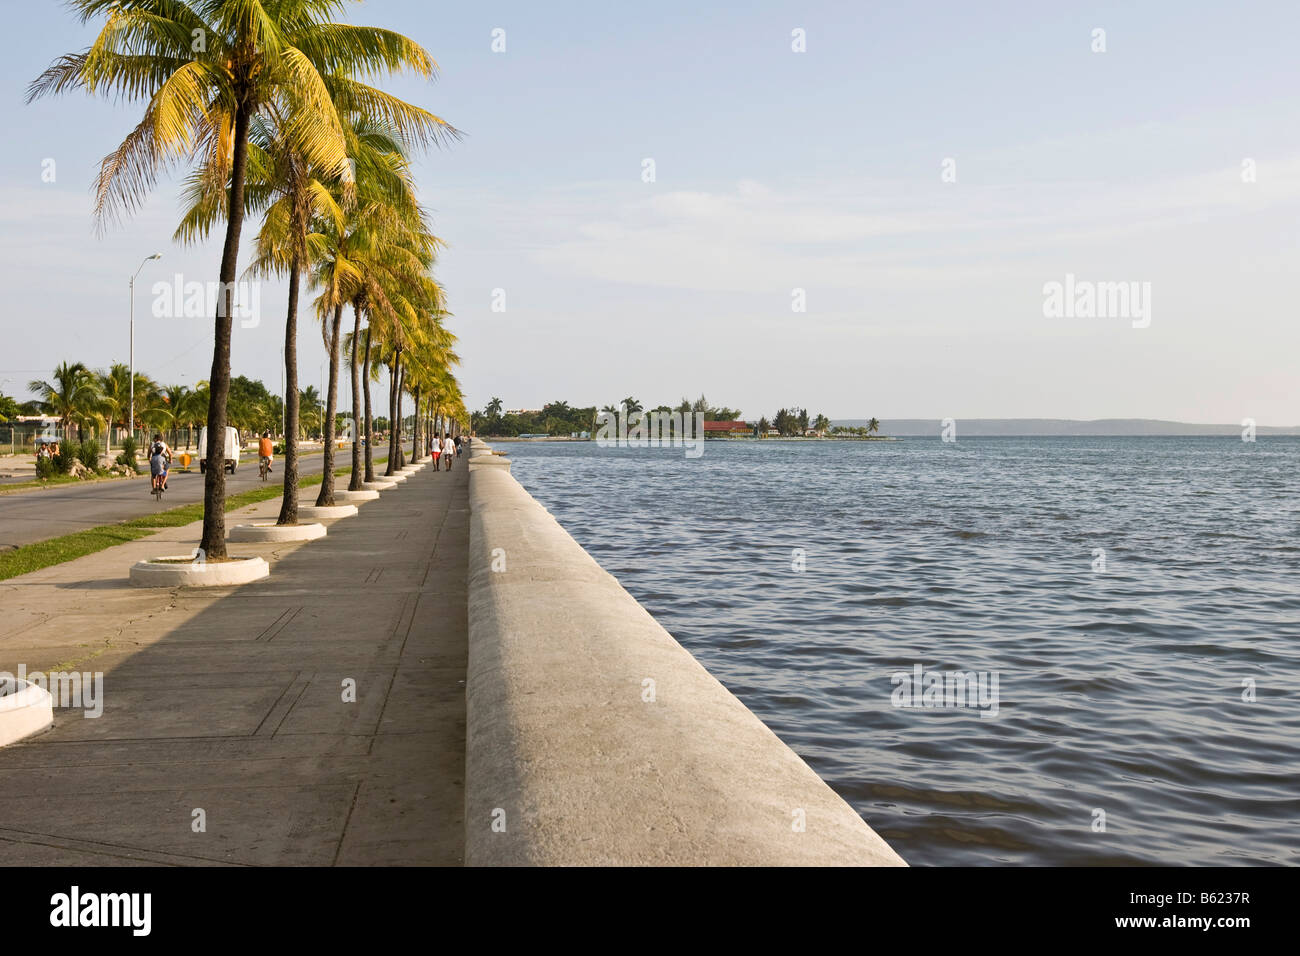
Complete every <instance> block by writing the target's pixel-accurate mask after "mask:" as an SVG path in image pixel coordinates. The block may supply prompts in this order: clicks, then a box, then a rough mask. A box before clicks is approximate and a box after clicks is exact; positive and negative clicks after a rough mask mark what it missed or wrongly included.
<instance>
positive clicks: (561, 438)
mask: <svg viewBox="0 0 1300 956" xmlns="http://www.w3.org/2000/svg"><path fill="white" fill-rule="evenodd" d="M478 437H481V438H482V439H483V441H492V442H512V441H517V442H531V441H570V442H589V441H595V440H596V439H594V438H574V437H573V436H571V435H545V436H542V437H538V438H519V437H514V438H505V437H502V436H500V435H482V436H478ZM902 440H903V439H902V438H898V437H895V436H893V435H871V436H869V437H868V436H862V435H827V436H826V437H824V438H817V437H815V436H812V435H785V436H773V437H770V438H754V437H752V436H750V435H717V436H714V435H706V436H705V437H704V441H709V442H714V441H734V442H755V443H758V442H776V441H902Z"/></svg>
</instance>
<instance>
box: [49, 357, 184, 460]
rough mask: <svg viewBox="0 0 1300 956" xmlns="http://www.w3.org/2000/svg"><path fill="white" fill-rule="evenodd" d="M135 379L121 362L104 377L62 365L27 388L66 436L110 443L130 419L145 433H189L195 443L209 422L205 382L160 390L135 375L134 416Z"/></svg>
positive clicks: (78, 364) (82, 367)
mask: <svg viewBox="0 0 1300 956" xmlns="http://www.w3.org/2000/svg"><path fill="white" fill-rule="evenodd" d="M131 379H132V374H131V370H130V368H129V367H128V366H127V365H126V364H124V363H121V362H119V363H116V364H114V365H112V366H110V367H109V369H108V371H106V372H96V371H94V370H92V369H90V368H87V367H86V365H84V364H83V363H81V362H62V363H60V364H59V366H58V367H57V368H55V369H54V371H53V373H52V375H51V377H50V378H49V379H34V380H33V381H31V382H28V383H27V387H28V389H29V390H31V391H32V392H35V393H36V401H37V404H38V405H40V407H41V409H42V410H43V411H44V412H45V413H46V414H47V415H52V416H54V417H56V418H58V420H59V424H60V426H61V427H62V429H63V433H64V434H65V435H70V434H71V430H72V429H73V428H74V427H75V428H76V430H77V439H78V440H79V441H81V440H84V439H85V437H86V431H87V430H88V429H90V428H93V429H94V430H95V431H96V432H97V433H99V434H102V435H104V436H105V437H108V438H109V439H110V440H111V436H112V433H113V430H114V429H117V430H125V429H126V427H127V423H128V421H130V420H131V419H132V417H134V420H135V421H136V422H139V423H140V424H141V425H143V426H144V427H145V428H148V429H153V430H156V431H160V432H167V433H168V434H170V435H173V436H175V435H179V434H180V433H181V431H186V433H187V434H188V435H189V436H190V437H191V438H192V436H193V430H194V429H195V428H197V427H200V426H202V425H203V423H204V422H205V421H206V420H207V414H208V392H207V383H206V382H199V383H198V386H197V388H193V389H191V388H189V387H187V386H185V385H159V384H158V383H157V382H155V381H154V380H153V379H151V378H150V377H149V376H147V375H145V374H144V373H142V372H136V373H135V375H134V379H135V383H134V384H135V388H134V401H135V404H134V416H132V411H133V407H132V404H131V397H132V388H131V384H132V382H131Z"/></svg>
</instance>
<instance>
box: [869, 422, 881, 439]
mask: <svg viewBox="0 0 1300 956" xmlns="http://www.w3.org/2000/svg"><path fill="white" fill-rule="evenodd" d="M878 431H880V419H878V418H873V419H871V421H869V422H867V434H868V435H874V434H875V433H876V432H878Z"/></svg>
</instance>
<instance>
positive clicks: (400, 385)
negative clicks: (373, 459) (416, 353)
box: [397, 366, 406, 471]
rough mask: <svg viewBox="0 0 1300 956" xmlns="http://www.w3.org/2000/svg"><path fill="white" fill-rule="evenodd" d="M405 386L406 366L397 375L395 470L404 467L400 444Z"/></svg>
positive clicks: (404, 454)
mask: <svg viewBox="0 0 1300 956" xmlns="http://www.w3.org/2000/svg"><path fill="white" fill-rule="evenodd" d="M405 388H406V366H402V369H401V372H400V373H399V374H398V377H397V470H398V471H400V470H401V469H402V468H404V467H406V448H405V446H404V445H403V444H402V427H401V426H402V391H403V390H404V389H405Z"/></svg>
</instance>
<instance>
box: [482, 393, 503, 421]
mask: <svg viewBox="0 0 1300 956" xmlns="http://www.w3.org/2000/svg"><path fill="white" fill-rule="evenodd" d="M501 408H502V405H501V399H499V398H495V397H494V398H493V399H492V401H490V402H488V403H487V407H486V408H484V409H483V413H484V414H485V415H487V417H488V418H496V417H497V416H498V415H500V414H501Z"/></svg>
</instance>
